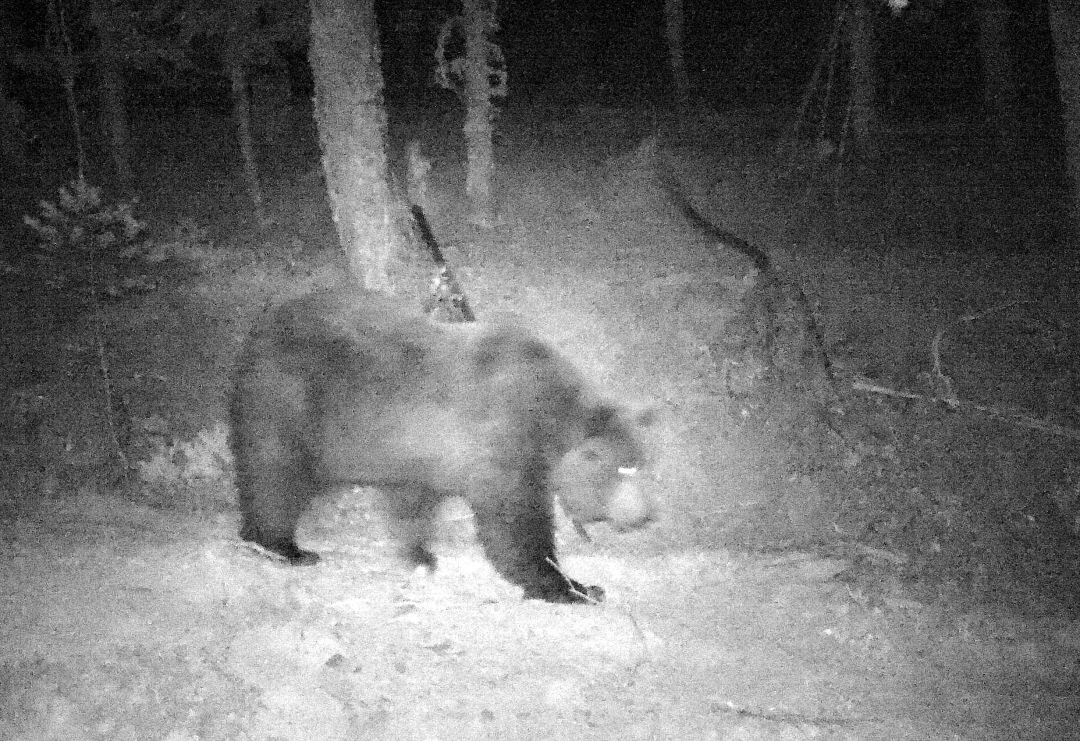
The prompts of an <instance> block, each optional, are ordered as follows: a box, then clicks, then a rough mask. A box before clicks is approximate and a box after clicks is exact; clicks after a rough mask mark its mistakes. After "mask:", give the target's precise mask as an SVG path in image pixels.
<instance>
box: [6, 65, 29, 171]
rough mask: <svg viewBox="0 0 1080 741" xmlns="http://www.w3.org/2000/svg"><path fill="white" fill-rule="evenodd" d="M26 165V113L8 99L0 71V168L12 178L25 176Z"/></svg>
mask: <svg viewBox="0 0 1080 741" xmlns="http://www.w3.org/2000/svg"><path fill="white" fill-rule="evenodd" d="M26 165H27V151H26V111H25V109H24V108H23V107H22V105H20V104H19V102H18V101H17V100H15V99H14V98H11V97H8V94H7V86H6V85H5V80H4V76H3V73H2V71H0V166H3V169H4V171H5V172H6V173H7V176H8V177H14V176H15V175H19V176H22V175H25V174H26Z"/></svg>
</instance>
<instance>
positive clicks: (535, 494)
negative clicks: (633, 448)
mask: <svg viewBox="0 0 1080 741" xmlns="http://www.w3.org/2000/svg"><path fill="white" fill-rule="evenodd" d="M470 500H471V504H472V509H473V514H474V516H475V519H476V533H477V537H478V538H479V539H480V544H481V546H483V548H484V554H485V555H486V556H487V559H488V561H490V562H491V565H492V566H494V567H495V570H496V571H497V572H499V574H500V575H501V576H502V577H503V578H505V579H506V580H507V581H509V582H511V583H513V584H517V585H518V586H520V587H521V588H522V589H524V590H525V598H526V599H541V600H545V601H547V602H571V603H572V602H586V603H596V602H601V601H603V599H604V590H603V589H602V588H601V587H598V586H589V585H586V584H582V583H581V582H579V581H577V580H575V579H571V578H570V577H568V576H565V575H564V574H563V573H561V572H560V569H559V568H558V567H557V565H558V561H557V560H556V558H555V537H554V530H555V521H554V517H553V515H552V504H551V498H550V494H548V493H547V492H546V491H545V490H543V489H542V488H540V487H538V488H537V489H533V488H531V487H528V486H525V487H510V488H502V489H499V490H491V489H488V490H486V491H485V492H483V493H482V494H480V495H476V494H475V493H474V495H473V496H472V497H470Z"/></svg>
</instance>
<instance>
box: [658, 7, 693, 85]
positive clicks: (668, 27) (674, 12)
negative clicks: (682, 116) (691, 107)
mask: <svg viewBox="0 0 1080 741" xmlns="http://www.w3.org/2000/svg"><path fill="white" fill-rule="evenodd" d="M684 23H685V12H684V7H683V0H664V30H665V32H666V34H667V45H668V59H669V64H670V65H671V79H672V83H673V84H674V85H675V98H676V100H677V101H678V102H679V103H680V104H685V103H686V101H687V100H688V99H689V98H690V77H689V75H687V73H686V55H685V52H684V47H683V25H684Z"/></svg>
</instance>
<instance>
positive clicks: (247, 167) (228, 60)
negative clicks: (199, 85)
mask: <svg viewBox="0 0 1080 741" xmlns="http://www.w3.org/2000/svg"><path fill="white" fill-rule="evenodd" d="M225 44H226V46H227V48H226V50H225V53H224V55H223V57H224V62H225V67H226V70H225V71H226V73H227V74H228V76H229V97H230V99H231V100H232V117H233V125H234V126H236V140H237V143H238V144H239V145H240V159H241V161H242V162H243V169H244V186H245V187H246V188H247V192H248V197H249V198H251V205H252V207H253V208H254V209H255V220H256V221H257V222H258V224H259V227H260V228H262V227H264V226H265V225H266V214H265V212H264V210H263V197H262V188H261V187H260V185H259V167H258V165H257V164H256V162H255V144H254V142H253V141H252V137H251V97H250V96H249V95H248V85H247V64H246V63H245V50H244V48H243V46H242V42H241V41H239V39H238V34H237V33H236V32H233V33H230V34H229V38H227V39H226V40H225Z"/></svg>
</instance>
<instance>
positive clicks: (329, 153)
mask: <svg viewBox="0 0 1080 741" xmlns="http://www.w3.org/2000/svg"><path fill="white" fill-rule="evenodd" d="M378 38H379V37H378V31H377V29H376V26H375V2H374V0H311V34H310V45H311V46H310V50H309V52H308V58H309V61H310V63H311V72H312V77H313V78H314V82H315V123H316V125H317V126H318V129H319V144H320V146H321V148H322V163H323V172H324V173H325V175H326V185H327V189H328V190H329V197H330V209H331V213H332V214H333V217H334V223H335V225H336V226H337V231H338V239H339V240H340V241H341V246H342V248H343V249H344V251H345V256H346V259H347V260H348V265H349V269H350V271H351V272H352V273H353V275H354V276H355V277H356V278H357V279H358V280H360V281H362V282H363V283H364V285H365V286H367V287H368V288H370V289H372V290H379V291H387V292H388V291H390V290H392V289H391V285H390V276H389V271H390V263H391V259H392V258H393V255H394V251H395V250H394V241H393V238H392V236H391V231H390V220H389V217H388V214H389V213H390V192H389V188H388V187H387V184H386V149H385V141H386V109H385V107H384V105H383V79H382V70H381V69H380V67H379V61H380V60H379V56H380V54H379V40H378Z"/></svg>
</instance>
